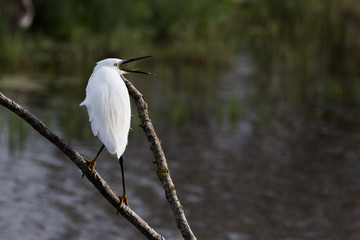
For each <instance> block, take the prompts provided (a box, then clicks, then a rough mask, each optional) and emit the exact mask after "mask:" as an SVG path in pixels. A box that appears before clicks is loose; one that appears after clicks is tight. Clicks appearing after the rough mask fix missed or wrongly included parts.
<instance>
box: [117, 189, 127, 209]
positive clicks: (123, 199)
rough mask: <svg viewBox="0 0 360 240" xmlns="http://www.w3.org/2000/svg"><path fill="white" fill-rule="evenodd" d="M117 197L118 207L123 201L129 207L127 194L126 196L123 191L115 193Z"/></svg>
mask: <svg viewBox="0 0 360 240" xmlns="http://www.w3.org/2000/svg"><path fill="white" fill-rule="evenodd" d="M117 197H118V198H119V199H120V208H121V207H122V205H123V204H124V203H125V205H126V206H128V207H129V203H128V200H127V196H126V194H125V193H124V194H123V195H117Z"/></svg>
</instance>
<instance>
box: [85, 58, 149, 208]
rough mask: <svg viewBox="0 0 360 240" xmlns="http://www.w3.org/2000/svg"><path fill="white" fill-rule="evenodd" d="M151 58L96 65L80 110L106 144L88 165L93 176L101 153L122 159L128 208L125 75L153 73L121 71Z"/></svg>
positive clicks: (106, 62)
mask: <svg viewBox="0 0 360 240" xmlns="http://www.w3.org/2000/svg"><path fill="white" fill-rule="evenodd" d="M148 57H151V56H144V57H138V58H131V59H118V58H107V59H104V60H102V61H99V62H97V64H96V66H95V68H94V70H93V73H92V74H91V76H90V78H89V82H88V85H87V87H86V98H85V100H84V101H83V102H82V103H81V104H80V106H86V107H87V111H88V114H89V121H90V122H91V129H92V132H93V134H94V136H97V137H98V138H99V139H100V141H101V142H102V143H103V145H102V146H101V148H100V150H99V151H98V153H97V154H96V156H95V158H94V159H93V160H91V161H90V160H87V159H86V161H87V162H88V163H89V164H90V165H91V174H93V173H94V170H95V164H96V159H97V158H98V156H99V155H100V153H101V151H102V150H103V149H104V147H106V149H107V150H108V151H109V152H110V153H111V154H112V155H116V157H117V158H118V159H119V163H120V167H121V176H122V183H123V195H122V196H120V198H121V201H122V202H123V201H125V204H126V205H128V202H127V196H126V192H125V178H124V168H123V161H124V160H123V156H122V155H123V153H124V151H125V148H126V145H127V142H128V133H129V129H130V118H131V109H130V97H129V92H128V90H127V87H126V85H125V82H124V81H123V79H122V77H123V76H122V75H123V74H126V73H142V74H148V75H151V73H147V72H142V71H138V70H128V69H125V68H122V65H123V64H125V63H129V62H133V61H136V60H140V59H143V58H148Z"/></svg>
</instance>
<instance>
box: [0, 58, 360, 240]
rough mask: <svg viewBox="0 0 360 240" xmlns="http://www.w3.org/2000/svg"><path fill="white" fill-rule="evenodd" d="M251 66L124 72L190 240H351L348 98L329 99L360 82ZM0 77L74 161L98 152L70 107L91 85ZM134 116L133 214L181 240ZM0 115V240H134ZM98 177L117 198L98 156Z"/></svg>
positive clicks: (73, 176)
mask: <svg viewBox="0 0 360 240" xmlns="http://www.w3.org/2000/svg"><path fill="white" fill-rule="evenodd" d="M256 62H257V60H256V59H255V58H254V57H253V56H252V54H250V53H248V52H245V53H243V54H241V55H240V56H239V57H238V58H236V59H235V61H234V63H233V65H232V66H231V67H230V69H229V70H228V71H226V72H214V70H213V69H207V68H204V69H199V68H192V67H190V66H188V67H186V66H184V67H183V68H182V69H181V70H180V69H177V68H176V67H175V66H174V67H173V68H171V69H155V70H154V71H153V72H156V73H157V76H156V77H154V78H152V79H146V80H144V79H142V78H139V77H136V76H133V77H129V79H131V80H132V82H133V83H134V84H135V86H136V87H138V88H139V90H140V91H141V92H142V93H143V94H144V96H145V98H146V100H147V102H148V103H149V106H150V114H151V117H152V119H153V122H154V126H155V128H156V130H157V132H158V135H159V137H160V139H161V140H162V144H163V147H164V149H165V152H166V155H167V159H168V162H169V167H170V169H171V173H172V176H173V179H174V182H175V185H176V187H177V192H178V195H179V197H180V200H181V201H182V204H183V205H184V207H185V211H186V214H187V216H188V220H189V222H190V224H191V225H192V227H193V230H194V232H195V233H196V235H197V236H198V238H199V239H231V240H238V239H249V240H250V239H359V235H360V222H359V221H358V219H359V217H360V212H359V210H358V209H359V208H358V205H359V203H358V201H357V199H358V198H359V197H360V194H359V189H360V179H359V178H358V177H357V176H358V173H359V171H360V163H359V156H360V150H359V148H358V144H357V143H359V142H360V134H359V133H358V131H357V130H359V128H360V123H359V121H358V119H359V118H358V117H359V116H358V115H359V114H358V110H359V102H357V101H356V98H349V97H347V96H345V94H340V93H339V91H343V90H344V89H345V90H346V87H348V86H353V87H354V88H355V89H356V90H354V91H353V92H356V91H357V92H359V91H358V90H359V89H358V87H359V84H357V85H356V79H352V78H346V79H345V78H341V80H340V79H338V78H336V76H329V75H326V76H324V74H323V73H319V72H315V73H314V74H313V75H306V76H304V75H302V73H301V72H298V73H297V75H293V76H290V75H288V73H286V72H282V71H280V70H279V69H278V68H276V67H274V68H271V69H270V70H269V68H268V67H267V68H263V67H262V66H261V65H257V64H255V63H256ZM144 69H146V67H144ZM1 77H2V78H1V79H0V86H1V91H3V92H4V93H5V94H6V95H8V96H9V97H11V98H13V99H14V100H16V101H17V102H19V103H20V104H22V105H23V106H25V107H27V108H28V109H29V110H30V111H31V112H33V113H34V114H35V115H36V116H38V117H39V118H40V119H41V120H42V121H44V122H45V123H46V124H47V125H48V126H49V127H50V128H51V129H53V130H54V131H55V132H56V133H57V134H59V135H60V136H61V137H63V138H65V139H66V141H68V142H70V144H71V145H72V146H74V147H75V149H77V150H78V151H79V152H80V153H82V154H83V155H85V156H88V157H91V156H93V155H94V154H95V153H96V151H97V149H98V148H99V146H100V142H99V140H98V139H97V138H95V137H93V136H92V135H91V130H90V125H89V123H88V119H87V114H86V111H85V110H84V109H82V108H79V107H78V104H79V103H80V102H81V100H82V99H83V97H84V94H85V90H84V89H85V85H86V81H85V79H87V77H88V76H80V77H77V76H74V77H64V76H61V77H56V76H51V77H48V76H26V75H25V76H23V77H19V76H1ZM9 78H10V79H16V80H17V81H18V82H17V81H14V82H11V81H9V80H8V79H9ZM22 78H25V81H24V80H23V79H22ZM344 82H345V83H344ZM27 83H29V85H27ZM30 83H31V85H30ZM339 89H340V90H339ZM133 112H134V117H133V122H132V129H133V130H132V131H131V133H130V139H129V145H128V148H127V150H126V152H125V171H126V172H125V175H126V180H127V190H128V197H129V202H130V205H131V207H132V208H133V209H134V210H135V211H136V212H138V213H139V215H140V216H142V217H143V218H144V219H145V220H146V221H148V222H149V223H150V224H151V225H152V226H153V227H154V228H155V229H157V230H158V231H159V232H160V233H162V234H164V235H165V236H166V237H167V238H169V239H181V236H180V234H179V233H178V231H177V228H176V225H175V222H174V221H173V218H172V214H171V212H170V209H169V207H168V204H167V202H166V200H165V197H164V193H163V190H162V188H161V186H160V182H159V180H158V179H157V176H156V169H155V166H154V165H153V163H152V154H151V152H150V150H149V147H148V143H147V141H146V139H145V136H144V134H143V133H142V130H141V129H140V128H139V127H138V123H139V121H138V120H137V117H136V114H135V110H134V111H133ZM0 113H1V115H0V116H1V117H0V124H1V125H0V130H1V132H0V141H1V144H0V151H1V156H0V160H1V166H2V167H1V171H0V179H1V183H2V184H1V185H0V237H1V238H2V239H110V238H116V239H142V236H141V234H139V233H138V232H137V230H136V229H134V228H133V227H131V226H130V224H129V223H128V222H127V221H125V220H124V219H122V217H121V216H117V215H116V211H115V210H114V209H113V208H112V207H111V206H110V205H109V204H108V203H107V202H106V201H105V200H103V199H102V197H101V196H100V194H99V193H98V192H97V190H95V189H94V188H93V187H92V186H91V184H89V183H88V182H87V180H86V179H82V178H81V172H80V171H79V170H78V169H77V168H76V167H75V166H74V165H73V164H72V163H71V162H70V161H69V160H68V159H66V158H65V157H64V155H63V154H62V153H61V152H59V151H58V150H57V149H56V148H54V147H53V146H52V145H51V144H50V143H49V142H47V141H46V140H44V139H43V138H42V137H41V136H40V135H39V134H37V133H36V132H35V131H33V130H32V129H31V128H30V127H28V126H27V125H26V124H24V123H23V122H22V121H21V120H20V119H19V118H18V117H16V116H15V115H13V114H11V113H9V112H8V111H7V110H5V109H3V108H0ZM97 170H98V171H99V172H100V174H102V176H103V177H104V178H105V180H106V181H108V183H109V185H110V186H111V187H112V188H113V189H115V190H116V191H120V190H121V175H120V168H119V166H118V162H117V161H116V160H115V159H114V158H112V157H111V156H110V155H109V154H108V153H104V154H103V155H101V158H100V159H99V161H98V164H97Z"/></svg>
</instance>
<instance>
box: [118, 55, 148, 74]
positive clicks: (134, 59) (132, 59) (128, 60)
mask: <svg viewBox="0 0 360 240" xmlns="http://www.w3.org/2000/svg"><path fill="white" fill-rule="evenodd" d="M149 57H152V56H144V57H137V58H130V59H123V60H122V61H121V62H120V63H119V66H118V69H119V70H121V71H124V72H128V73H141V74H147V75H152V73H148V72H143V71H139V70H138V69H133V70H129V69H126V68H122V67H121V65H123V64H126V63H129V62H134V61H137V60H140V59H143V58H149Z"/></svg>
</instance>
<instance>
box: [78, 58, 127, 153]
mask: <svg viewBox="0 0 360 240" xmlns="http://www.w3.org/2000/svg"><path fill="white" fill-rule="evenodd" d="M121 62H122V60H121V59H117V58H108V59H105V60H102V61H100V62H98V63H97V65H96V66H95V68H94V71H93V73H92V75H91V77H90V79H89V83H88V85H87V87H86V98H85V100H84V101H83V102H82V103H81V104H80V106H86V107H87V110H88V114H89V121H90V122H91V129H92V132H93V134H94V136H97V137H98V138H99V139H100V141H101V142H102V143H103V144H104V145H105V147H106V148H107V150H108V151H109V152H110V153H111V154H116V156H117V158H120V157H121V155H122V154H123V153H124V151H125V148H126V145H127V141H128V133H129V129H130V118H131V109H130V98H129V93H128V90H127V88H126V85H125V83H124V81H123V79H122V77H121V75H122V74H125V73H126V71H122V70H121V69H120V68H119V66H120V64H121Z"/></svg>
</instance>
